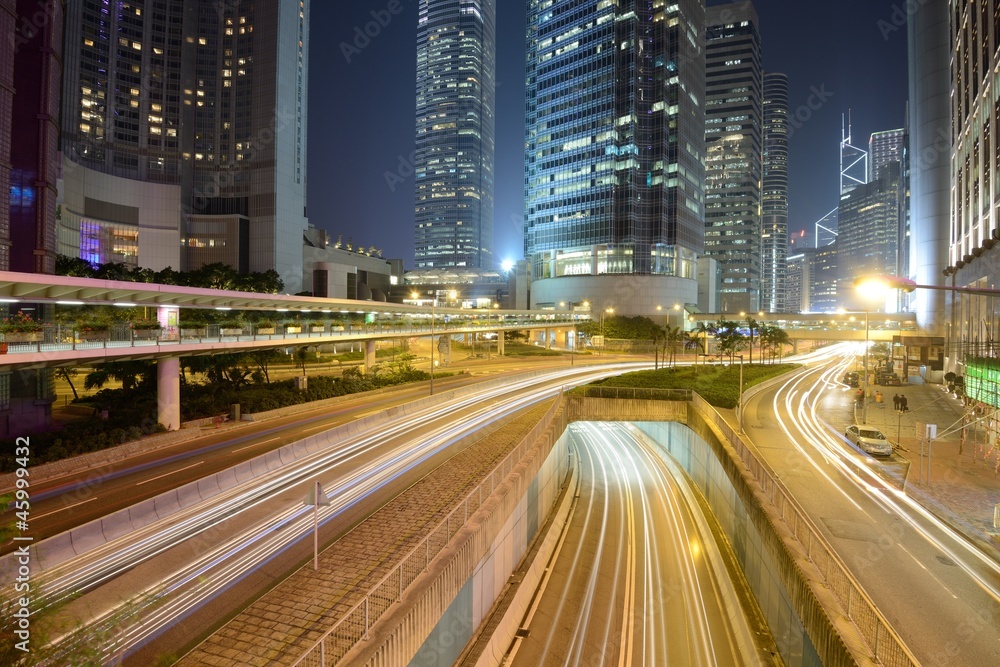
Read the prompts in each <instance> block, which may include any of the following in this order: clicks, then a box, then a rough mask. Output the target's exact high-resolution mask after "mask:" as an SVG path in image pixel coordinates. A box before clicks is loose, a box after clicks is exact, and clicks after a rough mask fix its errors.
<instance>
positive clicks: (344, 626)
mask: <svg viewBox="0 0 1000 667" xmlns="http://www.w3.org/2000/svg"><path fill="white" fill-rule="evenodd" d="M560 398H561V392H560ZM559 404H560V400H559V399H557V400H556V401H555V403H553V404H552V407H551V408H549V411H548V412H546V413H545V416H544V417H543V418H542V420H541V421H540V422H538V424H536V425H535V427H534V428H532V429H531V431H529V432H528V434H527V435H526V436H525V437H524V438H523V439H522V440H521V442H519V443H518V444H517V445H516V446H515V447H514V449H513V450H512V451H511V452H510V453H509V454H508V455H507V456H506V457H504V459H503V461H501V462H500V463H499V464H498V465H497V466H496V467H495V468H494V469H493V470H492V471H491V472H490V473H489V474H488V475H487V476H486V478H485V479H484V480H483V481H482V482H480V484H479V485H478V486H477V487H476V488H475V489H473V490H472V491H471V492H470V493H469V494H468V495H467V496H466V497H465V498H464V499H463V500H462V502H461V503H460V504H459V505H458V506H457V507H456V508H454V509H453V510H452V511H451V512H449V513H448V516H447V517H445V518H444V519H443V520H442V521H441V522H440V523H439V524H438V525H437V526H435V527H434V528H433V529H432V530H431V532H430V534H429V535H428V536H427V537H425V538H424V539H423V540H422V541H421V542H420V544H418V545H417V546H416V547H414V548H413V549H412V550H411V551H410V552H409V553H408V554H407V555H406V556H405V557H404V558H403V560H402V562H400V563H399V565H397V566H396V567H395V568H393V570H392V571H391V572H389V573H388V574H386V575H385V576H384V577H382V579H381V580H380V581H379V582H378V583H377V584H375V585H374V586H373V587H372V588H371V589H370V590H369V591H368V593H366V594H365V597H364V598H363V599H362V600H361V601H359V602H358V603H357V604H355V605H354V606H353V607H352V608H351V609H350V610H349V611H348V612H347V613H346V614H345V615H344V616H343V617H341V619H340V620H339V621H337V622H336V623H335V624H334V625H333V627H331V628H330V629H329V630H327V631H326V632H325V633H324V634H323V636H322V637H321V638H320V639H319V640H318V641H317V642H316V643H315V644H314V645H313V646H312V647H311V648H310V649H309V650H308V651H306V652H305V653H304V654H303V655H302V656H301V657H300V658H299V659H298V660H296V661H295V662H294V663H292V666H293V667H296V666H298V665H303V666H304V667H314V666H315V667H326V666H327V665H330V664H336V663H337V662H338V661H340V660H341V659H343V658H344V656H345V655H347V653H348V652H349V651H350V650H351V649H352V648H353V647H354V646H355V645H356V644H357V643H358V642H360V641H363V640H366V639H368V635H369V632H370V631H371V628H372V626H373V625H374V624H375V623H376V622H377V621H378V619H379V618H381V617H382V615H383V614H385V613H386V611H388V610H389V608H390V607H392V605H393V604H395V603H396V602H399V601H400V600H401V599H402V597H403V594H404V593H405V592H406V590H407V589H408V588H409V587H410V585H411V584H413V582H414V581H416V579H417V578H418V577H419V576H420V575H421V574H422V573H424V572H426V571H427V569H428V567H429V566H430V563H431V561H432V560H434V558H435V557H436V556H437V555H438V554H439V553H440V552H441V551H442V550H443V549H444V548H445V547H446V546H447V545H448V542H450V541H451V538H452V537H454V536H455V534H456V533H457V532H458V531H459V530H460V529H461V528H462V527H463V526H465V525H466V524H467V523H468V522H469V517H470V516H472V515H473V514H474V513H475V512H476V511H477V510H478V509H479V508H480V507H482V504H483V500H484V498H489V497H490V496H491V495H492V494H493V492H494V491H495V490H496V488H497V487H498V486H499V485H500V484H502V483H503V481H504V480H505V479H506V478H507V476H508V475H510V473H511V472H512V471H513V470H514V467H515V466H516V465H517V464H518V462H519V461H520V460H521V459H522V458H523V457H524V455H525V454H526V453H527V451H528V449H530V448H531V447H532V445H533V443H534V442H535V440H536V439H537V438H538V437H539V436H541V435H542V434H543V433H544V432H545V430H546V429H547V428H548V426H549V424H550V423H551V422H552V420H553V418H554V417H555V414H556V411H557V410H558V408H559ZM499 428H501V427H498V429H499ZM476 437H482V434H481V433H479V434H477V436H476Z"/></svg>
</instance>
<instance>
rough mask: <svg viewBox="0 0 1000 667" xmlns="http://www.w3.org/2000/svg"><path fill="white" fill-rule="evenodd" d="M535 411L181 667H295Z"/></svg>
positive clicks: (418, 487)
mask: <svg viewBox="0 0 1000 667" xmlns="http://www.w3.org/2000/svg"><path fill="white" fill-rule="evenodd" d="M550 405H551V404H550V402H546V403H545V404H543V405H541V406H538V407H535V408H533V409H531V410H529V411H528V412H526V413H524V414H522V415H521V416H519V417H518V418H517V419H515V420H514V421H512V422H510V423H508V424H506V425H504V426H503V428H502V429H499V430H497V431H495V432H494V433H493V434H491V435H488V436H485V437H484V438H482V439H481V440H479V441H477V442H476V443H475V444H473V445H472V446H470V447H468V448H467V449H465V450H464V451H463V452H461V453H460V454H458V455H456V456H455V457H453V458H452V459H450V460H449V461H448V462H446V463H445V464H443V465H442V466H440V467H439V468H438V469H436V470H435V471H434V472H432V473H431V474H429V475H428V476H426V477H425V478H423V479H422V480H421V481H419V482H418V483H417V484H415V485H414V486H412V487H410V488H409V489H408V490H407V491H406V492H404V493H403V494H401V495H400V496H398V497H396V498H395V499H394V500H392V501H391V502H389V503H388V504H387V505H385V506H384V507H383V508H382V509H381V510H379V511H378V512H377V513H375V514H374V515H373V516H372V517H371V518H369V519H368V520H366V521H364V522H363V523H361V524H360V525H358V526H357V527H356V528H354V529H353V530H352V531H351V532H349V533H347V534H346V535H344V536H343V537H342V538H341V539H340V540H338V541H337V542H336V543H335V544H334V545H332V546H331V547H329V548H327V549H326V550H325V551H324V552H322V553H321V554H320V560H319V571H318V572H314V571H313V569H312V563H309V564H307V565H306V566H304V567H302V568H300V569H299V570H298V571H297V572H295V573H294V574H293V575H292V576H290V577H289V578H288V579H286V580H284V581H283V582H281V583H280V584H278V585H277V586H276V587H275V588H274V589H272V590H271V591H269V592H268V593H265V594H264V595H263V596H262V597H261V598H259V599H258V600H257V601H256V602H254V603H253V604H251V605H250V606H249V607H248V608H247V609H246V610H244V611H243V612H241V613H239V614H238V615H237V616H236V617H234V618H233V619H232V620H231V621H230V622H229V623H227V624H226V625H224V626H223V627H221V628H219V629H218V630H217V631H216V632H215V633H214V634H212V635H211V636H209V637H208V638H207V639H205V640H204V641H203V642H202V643H201V644H199V645H198V646H196V647H195V648H194V649H193V650H192V651H191V652H189V653H188V654H187V655H185V656H184V657H183V658H182V659H181V660H180V661H179V662H178V663H177V664H178V665H181V666H183V667H193V666H195V665H199V666H201V665H213V666H217V667H222V666H231V665H240V666H244V665H246V666H254V665H259V666H260V667H264V666H271V665H283V664H290V663H291V662H294V661H295V660H296V659H297V658H298V657H299V656H300V655H302V654H303V653H305V651H306V650H307V649H309V648H310V647H311V646H312V645H313V644H314V643H315V642H316V641H317V640H318V639H319V638H320V636H321V635H322V634H323V632H325V631H326V630H327V629H329V628H330V627H331V626H332V625H333V623H334V622H336V621H337V620H338V619H339V618H340V617H341V616H343V615H344V614H345V613H346V612H347V611H348V610H350V608H351V607H352V606H354V605H355V604H357V602H358V601H359V600H361V599H363V597H364V594H365V592H366V591H368V590H369V589H370V588H371V587H372V586H373V585H374V584H376V583H377V582H378V581H379V580H380V579H382V577H384V576H385V575H386V574H387V573H389V572H390V571H392V569H393V568H394V567H395V566H396V565H397V563H398V562H399V561H400V560H401V559H402V558H403V556H404V555H405V554H406V553H408V552H409V551H410V550H411V549H413V548H414V547H415V546H416V545H418V544H419V543H420V541H421V540H422V539H423V538H424V537H425V536H426V534H427V533H428V531H429V530H430V529H431V528H432V527H433V526H434V525H436V524H437V523H438V522H439V521H441V520H442V519H443V518H444V517H445V516H446V515H447V513H448V512H449V511H450V510H451V509H452V508H453V507H454V506H456V505H458V504H459V503H460V502H461V500H462V498H464V497H465V496H466V495H467V494H468V493H469V492H471V491H472V490H473V489H474V488H475V486H476V485H477V484H478V483H479V482H480V480H481V479H482V478H483V477H484V476H485V475H486V474H487V473H488V472H490V471H491V470H492V469H493V468H494V467H495V466H496V465H497V464H498V463H499V462H500V461H501V460H502V459H503V457H504V456H506V455H507V453H508V452H510V450H511V449H513V447H514V446H515V445H516V444H517V443H518V442H520V440H521V439H522V438H524V436H525V435H527V433H528V432H529V431H530V430H531V429H532V428H533V427H534V426H535V425H536V424H537V423H538V421H539V420H540V419H541V418H542V417H543V415H544V414H545V412H546V411H547V410H548V409H549V407H550Z"/></svg>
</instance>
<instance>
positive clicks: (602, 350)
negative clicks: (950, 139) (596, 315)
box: [574, 307, 615, 354]
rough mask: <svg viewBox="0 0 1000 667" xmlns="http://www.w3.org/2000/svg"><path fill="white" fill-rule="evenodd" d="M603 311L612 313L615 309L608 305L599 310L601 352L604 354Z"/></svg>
mask: <svg viewBox="0 0 1000 667" xmlns="http://www.w3.org/2000/svg"><path fill="white" fill-rule="evenodd" d="M604 313H607V314H608V315H614V314H615V309H614V308H610V307H608V308H605V309H604V310H603V311H601V354H604ZM574 342H575V341H574Z"/></svg>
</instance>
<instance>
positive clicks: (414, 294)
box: [410, 290, 437, 396]
mask: <svg viewBox="0 0 1000 667" xmlns="http://www.w3.org/2000/svg"><path fill="white" fill-rule="evenodd" d="M410 296H411V297H413V298H414V299H419V298H420V294H419V293H417V292H410ZM436 303H437V293H436V292H434V291H433V290H432V291H431V396H433V395H434V305H435V304H436Z"/></svg>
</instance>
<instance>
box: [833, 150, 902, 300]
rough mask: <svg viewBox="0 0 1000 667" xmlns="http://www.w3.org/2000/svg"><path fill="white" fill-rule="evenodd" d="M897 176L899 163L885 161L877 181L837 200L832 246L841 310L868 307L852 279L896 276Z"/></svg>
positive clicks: (897, 240)
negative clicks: (837, 225) (836, 226)
mask: <svg viewBox="0 0 1000 667" xmlns="http://www.w3.org/2000/svg"><path fill="white" fill-rule="evenodd" d="M900 174H901V171H900V163H899V162H888V163H886V164H884V165H882V166H881V167H879V171H878V178H876V179H875V180H873V181H870V182H868V183H865V184H863V185H858V186H857V187H855V188H854V189H853V190H851V191H850V192H849V193H847V194H846V195H844V196H843V197H841V200H840V220H839V222H840V233H839V234H838V236H837V244H836V245H837V254H838V257H837V264H838V266H839V267H840V279H839V286H838V293H839V294H840V301H841V304H840V305H841V306H842V307H843V306H846V307H849V308H854V309H861V308H865V307H866V303H867V304H868V305H871V304H870V302H868V301H866V300H865V297H863V296H862V295H859V294H858V293H857V290H855V289H854V287H853V285H854V281H855V279H857V278H859V277H861V276H866V275H896V270H897V267H898V263H899V262H898V257H897V250H898V245H897V244H898V242H899V211H900V206H899V198H900V192H901V190H900Z"/></svg>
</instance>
